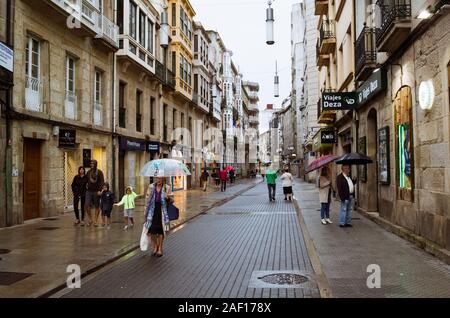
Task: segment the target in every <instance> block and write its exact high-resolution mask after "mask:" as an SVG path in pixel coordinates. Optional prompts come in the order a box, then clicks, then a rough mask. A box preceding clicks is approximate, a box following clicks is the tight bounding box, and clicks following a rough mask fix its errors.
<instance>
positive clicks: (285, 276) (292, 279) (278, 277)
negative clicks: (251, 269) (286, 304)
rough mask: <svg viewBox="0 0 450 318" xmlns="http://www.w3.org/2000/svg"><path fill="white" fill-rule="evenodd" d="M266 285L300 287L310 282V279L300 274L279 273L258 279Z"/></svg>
mask: <svg viewBox="0 0 450 318" xmlns="http://www.w3.org/2000/svg"><path fill="white" fill-rule="evenodd" d="M258 279H260V280H262V281H263V282H264V283H268V284H275V285H300V284H304V283H306V282H308V277H306V276H303V275H299V274H289V273H279V274H272V275H266V276H263V277H258Z"/></svg>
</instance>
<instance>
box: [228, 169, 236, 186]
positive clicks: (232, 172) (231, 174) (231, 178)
mask: <svg viewBox="0 0 450 318" xmlns="http://www.w3.org/2000/svg"><path fill="white" fill-rule="evenodd" d="M229 175H230V183H234V180H235V177H236V173H235V172H234V169H231V170H230V172H229Z"/></svg>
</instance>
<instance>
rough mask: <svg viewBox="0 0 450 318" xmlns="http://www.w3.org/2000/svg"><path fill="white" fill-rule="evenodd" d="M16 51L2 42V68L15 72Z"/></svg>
mask: <svg viewBox="0 0 450 318" xmlns="http://www.w3.org/2000/svg"><path fill="white" fill-rule="evenodd" d="M13 61H14V51H13V50H12V49H10V48H9V47H8V46H7V45H5V44H4V43H2V42H1V41H0V66H1V67H3V68H5V69H6V70H8V71H9V72H11V73H12V72H13V70H14V67H13V65H14V63H13Z"/></svg>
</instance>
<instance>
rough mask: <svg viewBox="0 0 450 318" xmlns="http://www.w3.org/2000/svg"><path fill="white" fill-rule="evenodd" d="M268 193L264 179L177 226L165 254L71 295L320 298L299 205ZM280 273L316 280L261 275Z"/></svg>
mask: <svg viewBox="0 0 450 318" xmlns="http://www.w3.org/2000/svg"><path fill="white" fill-rule="evenodd" d="M266 193H267V188H266V186H265V185H264V184H261V185H258V186H257V187H255V188H253V189H252V190H249V191H247V192H245V193H244V194H243V195H241V196H239V197H237V198H235V199H233V200H231V201H229V202H228V203H226V204H224V205H222V206H220V207H217V208H215V209H213V210H211V211H210V212H209V213H208V214H206V215H202V216H200V217H198V218H196V219H195V220H193V221H192V222H190V223H188V224H187V225H186V226H184V227H183V228H182V229H180V230H178V231H176V232H175V233H172V234H171V235H170V236H169V237H168V239H167V242H166V247H165V256H164V257H163V258H154V257H152V256H150V255H149V253H148V252H147V253H142V252H139V253H137V254H136V255H135V256H134V257H132V258H130V259H129V260H127V261H125V262H122V263H121V264H119V265H117V266H115V267H113V268H111V269H109V270H107V271H105V272H103V273H101V274H99V275H98V276H97V277H95V278H93V279H91V280H89V281H88V282H86V283H84V284H83V286H82V288H81V289H79V290H75V291H73V292H71V293H69V294H67V295H66V297H156V298H158V297H169V298H172V297H177V298H194V297H208V298H209V297H212V298H216V297H220V298H229V297H231V298H234V297H247V298H252V297H264V298H266V297H274V298H277V297H288V298H303V297H319V290H318V288H317V285H316V284H315V282H314V275H313V274H314V273H313V269H312V265H311V262H310V260H309V257H308V254H307V252H306V247H305V243H304V241H303V237H302V234H301V229H300V227H299V223H298V220H297V215H296V213H295V209H294V205H293V204H292V203H287V202H284V201H282V200H278V201H277V202H275V203H270V202H268V199H267V195H266ZM280 273H287V274H297V275H301V276H303V277H307V278H308V279H309V280H308V281H307V282H305V283H302V284H297V285H293V286H292V285H274V284H272V283H273V281H269V283H267V282H265V281H264V280H263V279H258V278H262V277H265V276H268V275H270V274H275V275H276V274H280ZM269 278H270V277H268V279H269ZM287 287H289V288H287Z"/></svg>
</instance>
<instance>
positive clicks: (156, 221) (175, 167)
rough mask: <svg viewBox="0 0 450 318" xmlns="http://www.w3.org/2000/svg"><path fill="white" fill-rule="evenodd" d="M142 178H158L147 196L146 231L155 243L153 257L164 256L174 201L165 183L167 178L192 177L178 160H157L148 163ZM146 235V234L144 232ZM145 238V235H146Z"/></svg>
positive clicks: (151, 185) (142, 172)
mask: <svg viewBox="0 0 450 318" xmlns="http://www.w3.org/2000/svg"><path fill="white" fill-rule="evenodd" d="M140 175H141V176H146V177H153V178H156V181H155V183H153V184H150V185H149V187H148V190H147V195H146V205H145V223H144V229H143V232H144V231H145V230H147V234H148V235H149V236H150V240H151V242H152V243H153V255H154V256H158V257H161V256H163V243H164V238H165V235H166V234H167V233H168V231H169V230H170V219H169V214H168V211H167V209H168V205H169V203H170V201H171V200H172V198H171V196H172V191H171V188H170V186H169V185H168V184H166V182H165V178H166V177H174V176H187V175H191V173H190V171H189V169H188V168H187V167H186V166H185V165H184V164H183V163H182V162H181V161H178V160H174V159H157V160H153V161H150V162H148V163H147V164H146V165H145V166H144V167H143V168H142V170H141V173H140ZM144 234H145V232H144ZM144 237H145V235H144Z"/></svg>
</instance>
